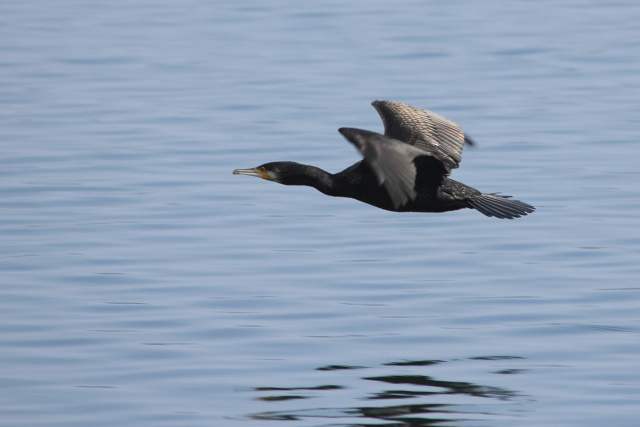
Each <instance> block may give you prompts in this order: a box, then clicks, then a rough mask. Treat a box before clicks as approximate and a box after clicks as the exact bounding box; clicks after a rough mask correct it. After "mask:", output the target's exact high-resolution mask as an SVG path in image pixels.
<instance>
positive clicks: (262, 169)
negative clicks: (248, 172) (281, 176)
mask: <svg viewBox="0 0 640 427" xmlns="http://www.w3.org/2000/svg"><path fill="white" fill-rule="evenodd" d="M266 171H267V170H266V169H265V168H264V166H260V167H259V168H258V172H266Z"/></svg>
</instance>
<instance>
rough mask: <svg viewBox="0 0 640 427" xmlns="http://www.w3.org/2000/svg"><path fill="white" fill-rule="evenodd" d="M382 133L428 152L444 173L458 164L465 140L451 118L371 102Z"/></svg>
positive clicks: (395, 103)
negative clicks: (437, 161) (378, 118)
mask: <svg viewBox="0 0 640 427" xmlns="http://www.w3.org/2000/svg"><path fill="white" fill-rule="evenodd" d="M372 105H373V106H374V107H375V109H376V110H377V111H378V114H380V117H381V118H382V122H383V124H384V134H385V135H386V136H388V137H390V138H393V139H397V140H399V141H402V142H405V143H407V144H409V145H412V146H414V147H416V148H419V149H421V150H423V151H426V152H428V153H430V154H431V155H432V156H433V157H435V158H436V159H438V160H440V161H441V162H442V163H443V165H444V166H445V169H446V170H447V173H449V172H451V169H455V168H457V167H458V164H459V163H460V161H461V160H462V148H463V146H464V143H465V139H469V138H465V135H464V132H463V131H462V129H460V127H459V126H458V125H457V124H456V123H454V122H452V121H451V120H449V119H447V118H445V117H442V116H441V115H439V114H436V113H434V112H431V111H427V110H421V109H419V108H416V107H412V106H411V105H408V104H404V103H402V102H396V101H373V102H372ZM469 141H470V139H469Z"/></svg>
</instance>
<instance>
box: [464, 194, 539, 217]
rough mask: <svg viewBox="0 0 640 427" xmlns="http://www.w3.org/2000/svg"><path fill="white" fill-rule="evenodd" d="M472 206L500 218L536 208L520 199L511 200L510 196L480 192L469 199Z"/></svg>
mask: <svg viewBox="0 0 640 427" xmlns="http://www.w3.org/2000/svg"><path fill="white" fill-rule="evenodd" d="M469 204H470V205H471V207H472V208H474V209H475V210H477V211H480V212H481V213H483V214H484V215H486V216H495V217H496V218H500V219H514V218H520V217H521V216H524V215H527V214H530V213H531V212H533V211H534V210H536V208H534V207H533V206H531V205H528V204H526V203H524V202H521V201H520V200H513V199H511V196H501V195H499V194H494V193H491V194H482V195H480V196H478V197H474V198H471V199H469Z"/></svg>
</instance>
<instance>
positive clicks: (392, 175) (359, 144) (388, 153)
mask: <svg viewBox="0 0 640 427" xmlns="http://www.w3.org/2000/svg"><path fill="white" fill-rule="evenodd" d="M338 131H339V132H340V133H341V134H342V135H343V136H344V137H345V138H347V140H349V141H350V142H351V143H352V144H353V145H355V146H356V148H357V149H358V151H359V152H360V154H362V156H363V157H364V161H365V162H366V163H367V164H368V165H369V166H370V167H371V169H372V170H373V173H374V174H375V176H376V178H377V179H378V183H379V184H380V185H382V186H383V187H384V188H385V190H386V191H387V193H388V194H389V197H390V198H391V201H392V202H393V205H394V206H395V207H396V208H398V207H400V206H403V205H404V204H406V203H407V202H408V201H409V200H413V199H415V198H416V191H415V182H416V174H417V171H416V164H415V162H414V160H415V159H416V157H419V156H431V153H429V152H426V151H424V150H422V149H421V148H419V147H415V146H412V145H409V144H406V143H404V142H402V141H398V140H396V139H393V138H389V137H388V136H385V135H381V134H379V133H376V132H371V131H368V130H363V129H354V128H340V129H338ZM442 172H443V173H444V172H445V171H444V170H443V171H442Z"/></svg>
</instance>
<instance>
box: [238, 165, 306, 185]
mask: <svg viewBox="0 0 640 427" xmlns="http://www.w3.org/2000/svg"><path fill="white" fill-rule="evenodd" d="M304 172H305V165H301V164H300V163H296V162H271V163H265V164H263V165H260V166H257V167H255V168H253V169H236V170H234V171H233V174H234V175H249V176H256V177H258V178H262V179H266V180H267V181H274V182H278V183H280V184H285V185H296V184H298V183H299V181H300V177H301V176H304V175H305V173H304Z"/></svg>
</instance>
